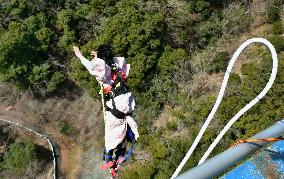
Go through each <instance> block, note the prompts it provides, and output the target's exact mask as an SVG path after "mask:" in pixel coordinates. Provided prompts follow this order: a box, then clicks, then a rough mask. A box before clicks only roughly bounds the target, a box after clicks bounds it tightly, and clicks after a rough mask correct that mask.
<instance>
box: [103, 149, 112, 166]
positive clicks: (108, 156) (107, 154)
mask: <svg viewBox="0 0 284 179" xmlns="http://www.w3.org/2000/svg"><path fill="white" fill-rule="evenodd" d="M112 155H113V149H111V150H110V151H108V152H107V151H106V150H104V157H103V160H104V161H105V162H106V163H107V162H109V161H112Z"/></svg>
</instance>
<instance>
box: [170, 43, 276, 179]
mask: <svg viewBox="0 0 284 179" xmlns="http://www.w3.org/2000/svg"><path fill="white" fill-rule="evenodd" d="M252 43H263V44H264V45H266V46H267V47H268V48H269V50H270V52H271V54H272V59H273V67H272V72H271V76H270V78H269V81H268V83H267V84H266V86H265V88H264V89H263V91H262V92H261V93H260V94H259V95H258V96H257V97H256V98H254V99H253V100H252V101H251V102H250V103H249V104H247V105H246V106H245V107H244V108H243V109H241V110H240V111H239V112H238V113H237V114H236V115H235V116H234V117H233V118H232V119H231V120H230V121H229V122H228V124H227V125H226V126H225V127H224V129H223V130H222V131H221V132H220V134H219V135H218V136H217V138H216V139H215V140H214V142H213V143H212V144H211V145H210V147H209V148H208V149H207V151H206V152H205V154H204V155H203V157H202V158H201V160H200V161H199V163H198V165H199V164H201V163H203V162H204V161H205V160H206V158H207V157H208V156H209V154H210V153H211V152H212V150H213V149H214V147H215V146H216V145H217V144H218V142H219V141H220V140H221V138H222V137H223V135H224V134H225V133H226V132H227V130H228V129H229V128H230V127H231V126H232V125H233V123H234V122H236V121H237V119H238V118H239V117H241V116H242V115H243V114H244V113H245V112H246V111H247V110H249V109H250V108H251V107H252V106H254V105H255V104H256V103H257V102H258V101H259V100H260V99H261V98H263V97H264V96H265V94H266V93H267V92H268V90H269V89H270V88H271V86H272V84H273V82H274V80H275V78H276V74H277V67H278V59H277V54H276V51H275V49H274V47H273V45H272V44H271V43H270V42H269V41H267V40H266V39H263V38H252V39H249V40H247V41H246V42H244V43H243V44H242V45H241V46H240V47H239V48H238V49H237V51H236V52H235V53H234V55H233V57H232V58H231V60H230V62H229V65H228V67H227V71H226V73H225V76H224V80H223V82H222V86H221V89H220V91H219V94H218V97H217V100H216V102H215V104H214V107H213V109H212V111H211V112H210V114H209V116H208V118H207V119H206V121H205V123H204V124H203V126H202V127H201V130H200V131H199V133H198V135H197V137H196V139H195V141H194V142H193V144H192V146H191V147H190V149H189V150H188V152H187V154H186V155H185V157H184V159H183V160H182V162H181V163H180V164H179V166H178V167H177V169H176V171H175V172H174V174H173V175H172V177H171V179H173V178H175V177H176V176H177V175H178V174H179V172H180V171H181V169H182V168H183V166H184V165H185V163H186V161H187V160H188V159H189V157H190V156H191V154H192V153H193V151H194V149H195V148H196V146H197V145H198V143H199V141H200V139H201V137H202V135H203V134H204V132H205V130H206V128H207V127H208V125H209V123H210V121H211V120H212V118H213V116H214V114H215V112H216V111H217V109H218V107H219V104H220V102H221V100H222V98H223V96H224V92H225V89H226V86H227V82H228V79H229V75H230V73H231V70H232V68H233V65H234V63H235V61H236V60H237V58H238V56H239V55H240V53H241V52H242V51H243V50H244V49H245V48H246V47H247V46H248V45H250V44H252Z"/></svg>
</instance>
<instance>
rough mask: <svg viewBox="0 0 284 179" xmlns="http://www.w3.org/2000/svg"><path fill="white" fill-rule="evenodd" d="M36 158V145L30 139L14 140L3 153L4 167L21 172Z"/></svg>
mask: <svg viewBox="0 0 284 179" xmlns="http://www.w3.org/2000/svg"><path fill="white" fill-rule="evenodd" d="M35 159H36V147H35V145H34V144H33V143H32V142H31V141H26V140H16V142H15V143H14V144H12V145H11V146H10V148H9V150H8V152H6V153H5V154H4V168H5V169H8V170H12V171H15V172H23V171H25V169H26V168H27V166H28V165H29V164H30V163H31V162H32V161H34V160H35Z"/></svg>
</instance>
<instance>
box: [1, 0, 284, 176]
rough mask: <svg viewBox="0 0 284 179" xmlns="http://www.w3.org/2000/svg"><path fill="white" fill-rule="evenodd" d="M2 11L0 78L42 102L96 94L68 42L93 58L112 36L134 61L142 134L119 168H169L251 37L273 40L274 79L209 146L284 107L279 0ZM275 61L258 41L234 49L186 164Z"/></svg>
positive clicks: (89, 2)
mask: <svg viewBox="0 0 284 179" xmlns="http://www.w3.org/2000/svg"><path fill="white" fill-rule="evenodd" d="M0 17H1V18H0V80H1V81H2V83H7V82H9V83H12V84H13V85H16V86H17V89H18V90H19V91H21V92H27V91H28V92H29V93H30V94H31V95H32V96H33V97H35V98H36V99H38V100H40V101H41V103H42V104H44V103H45V100H48V99H51V98H52V99H58V100H62V99H64V98H66V96H67V97H68V94H69V92H70V91H74V90H73V89H82V90H84V91H85V92H86V93H87V94H88V96H89V98H92V99H93V100H98V99H100V96H99V93H98V92H99V88H100V87H99V85H98V84H97V82H96V80H95V78H94V77H93V76H91V75H90V74H89V72H88V71H87V70H86V69H85V68H84V66H83V65H82V64H81V63H80V61H79V60H78V58H76V57H75V55H74V53H73V51H72V46H73V45H77V46H79V47H80V48H81V49H82V51H83V54H84V55H85V56H86V57H88V58H89V59H90V58H91V54H90V52H91V51H92V50H95V49H96V48H97V47H98V46H99V45H101V44H105V43H109V44H111V45H112V46H113V48H114V50H115V53H116V56H123V57H125V58H126V59H127V62H128V63H130V64H131V71H130V76H129V79H128V86H129V87H130V89H131V90H132V91H133V92H134V94H135V96H136V100H137V108H136V112H135V113H136V119H137V123H138V126H139V132H140V135H141V136H140V138H139V140H138V141H137V143H136V146H135V154H134V155H133V156H132V157H131V160H129V161H128V162H127V165H126V167H124V169H123V172H122V178H162V179H163V178H169V177H170V176H171V175H172V174H173V172H174V170H175V169H176V167H177V166H178V164H179V163H180V161H181V160H182V158H183V157H184V155H185V154H186V152H187V150H188V149H189V147H190V145H191V144H192V142H193V140H194V139H195V137H196V135H197V133H198V131H199V130H200V128H201V125H202V124H203V122H204V121H205V119H206V117H207V115H208V113H209V112H210V110H211V108H212V106H213V104H214V101H215V99H216V97H217V93H218V90H219V88H220V85H221V81H222V77H223V75H224V71H225V70H226V67H227V63H228V61H229V59H230V57H231V56H232V54H233V53H234V51H235V50H236V49H237V48H238V47H239V45H240V44H241V43H243V42H244V41H246V40H247V39H249V38H252V37H263V38H266V39H268V40H269V41H270V42H271V43H272V44H273V45H274V46H275V48H276V50H277V53H278V58H279V69H278V71H279V72H278V74H277V79H276V81H275V84H274V85H273V87H272V89H271V90H270V91H269V93H268V94H267V95H266V97H265V98H264V99H262V100H261V101H260V103H258V104H257V105H256V106H254V107H253V108H252V109H251V110H249V111H248V112H247V113H246V114H245V115H243V116H242V117H241V118H240V119H239V120H238V122H236V124H234V125H233V127H232V129H231V130H230V131H229V132H228V133H227V134H226V135H225V136H224V138H223V139H222V141H221V142H220V144H219V145H218V146H217V148H216V149H215V150H214V152H213V154H212V156H213V155H215V154H218V153H220V152H221V151H224V150H226V149H227V148H228V147H229V146H230V144H232V143H233V141H235V140H236V139H240V138H247V137H250V136H252V135H253V134H255V133H257V132H259V131H261V130H263V129H265V128H267V127H269V126H270V125H272V124H273V123H274V122H275V121H278V120H279V119H281V118H283V117H284V98H283V94H284V53H283V52H284V37H283V17H284V16H283V2H282V0H267V1H265V0H242V1H238V0H148V1H147V0H9V1H7V0H0ZM271 68H272V59H271V55H270V54H269V51H268V50H267V49H266V48H265V47H263V46H262V45H252V46H250V47H249V48H247V50H246V51H245V52H244V53H243V54H242V55H241V56H240V59H239V60H238V62H237V63H236V65H235V67H234V70H233V74H232V75H231V76H230V79H229V85H228V87H227V89H226V94H225V97H224V99H223V101H222V103H221V105H220V107H219V110H218V111H217V113H216V115H215V117H214V119H213V121H212V123H211V124H210V127H209V128H208V129H207V131H206V133H205V135H204V136H203V139H202V140H201V142H200V144H199V145H198V148H197V150H196V151H195V153H194V154H193V156H192V158H191V159H190V160H189V161H188V162H187V164H186V166H185V167H184V170H187V169H189V168H191V167H193V166H195V165H197V162H198V160H199V159H200V157H201V156H202V155H203V153H204V151H205V150H206V149H207V147H208V146H209V145H210V143H211V142H212V141H213V140H214V139H215V137H216V135H217V134H218V133H219V132H220V131H221V129H222V128H223V127H224V125H225V123H226V121H228V120H229V119H230V118H232V117H233V115H234V114H236V113H237V112H238V111H239V110H240V109H241V108H242V107H243V106H245V105H246V104H247V103H248V102H250V100H252V99H253V98H255V96H256V95H257V94H258V93H259V92H261V91H262V89H263V88H264V86H265V84H266V83H267V81H268V78H269V75H270V72H271ZM75 91H76V90H75ZM74 98H76V96H75V97H74ZM60 104H61V103H60ZM98 110H101V109H96V111H98ZM66 119H67V118H66ZM100 120H101V121H102V120H103V119H102V117H101V116H100ZM48 121H50V123H53V119H52V118H50V119H48ZM66 121H67V123H64V121H63V122H62V121H61V123H60V125H61V126H63V127H60V125H59V129H58V130H60V131H61V133H63V134H66V136H69V137H70V136H72V137H71V138H72V139H74V141H77V140H75V139H76V137H78V138H79V135H81V133H79V132H75V131H76V130H77V129H78V128H80V127H79V126H76V125H74V126H71V125H69V124H68V120H66ZM98 127H100V128H101V129H100V130H101V131H102V130H103V126H102V125H97V126H96V128H98ZM88 130H92V129H91V128H89V129H88ZM96 133H97V134H99V132H96ZM76 135H78V136H76ZM94 138H95V139H96V140H103V138H99V137H94ZM97 142H98V143H102V142H103V141H97ZM82 143H84V141H80V144H82ZM0 170H1V168H0Z"/></svg>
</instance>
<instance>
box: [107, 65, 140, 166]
mask: <svg viewBox="0 0 284 179" xmlns="http://www.w3.org/2000/svg"><path fill="white" fill-rule="evenodd" d="M111 78H112V81H113V84H112V85H111V88H108V89H105V90H104V93H105V95H104V97H103V91H101V95H102V102H103V107H105V110H106V111H109V112H111V113H112V115H114V116H115V117H116V118H118V119H124V118H125V117H126V116H128V115H131V114H132V112H131V113H123V112H121V111H119V110H118V109H117V108H116V106H115V102H114V98H115V97H117V96H119V95H121V94H126V93H128V92H129V89H128V87H127V85H126V82H127V77H126V74H125V73H124V72H123V71H122V70H120V69H118V68H117V67H113V68H112V71H111ZM101 87H102V86H101ZM109 100H111V101H112V108H110V107H108V106H107V105H105V101H109ZM126 137H127V140H128V141H129V142H131V143H132V145H131V148H130V149H129V150H128V152H127V154H126V156H125V158H124V159H123V160H122V161H121V162H120V163H123V162H125V161H126V160H127V159H128V158H129V157H130V155H131V153H132V150H133V148H134V141H135V138H134V133H133V132H132V130H131V129H130V127H129V126H128V125H127V133H126ZM105 158H108V159H111V158H112V156H109V155H104V159H105Z"/></svg>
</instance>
